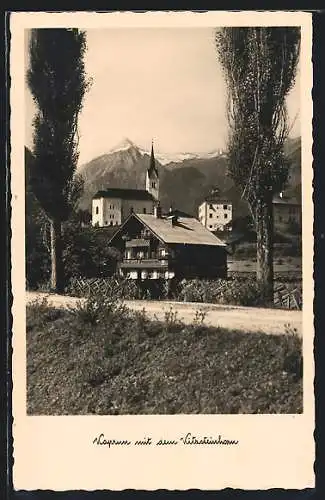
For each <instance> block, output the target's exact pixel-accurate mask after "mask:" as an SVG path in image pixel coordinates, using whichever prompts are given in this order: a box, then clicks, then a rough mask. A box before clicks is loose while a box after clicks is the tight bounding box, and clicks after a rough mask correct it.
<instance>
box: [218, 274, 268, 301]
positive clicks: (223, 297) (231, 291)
mask: <svg viewBox="0 0 325 500" xmlns="http://www.w3.org/2000/svg"><path fill="white" fill-rule="evenodd" d="M264 297H265V296H264V292H263V288H262V287H261V285H259V284H258V283H257V282H256V281H255V280H253V279H246V280H245V281H240V282H238V281H237V280H233V282H232V283H231V284H230V286H229V287H225V288H224V289H223V290H222V291H221V294H220V298H219V301H220V303H221V304H234V305H239V306H263V305H265V298H264Z"/></svg>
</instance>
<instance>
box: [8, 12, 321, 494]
mask: <svg viewBox="0 0 325 500" xmlns="http://www.w3.org/2000/svg"><path fill="white" fill-rule="evenodd" d="M253 24H254V25H260V26H283V25H284V26H301V30H302V52H301V81H302V85H301V124H302V177H303V288H304V292H303V294H304V297H303V298H304V311H303V332H304V333H303V335H304V413H303V414H302V415H273V416H271V415H231V416H228V415H216V416H213V415H195V416H194V415H188V416H183V415H175V416H118V417H114V416H108V417H105V416H94V417H91V416H89V417H88V416H85V417H83V416H79V417H78V416H77V417H27V416H26V345H25V324H26V320H25V279H24V276H25V254H24V253H25V236H24V235H25V231H24V206H25V205H24V203H25V199H24V174H25V173H24V134H25V130H24V123H25V120H24V79H25V75H24V30H25V29H26V28H35V27H59V26H60V27H79V28H87V29H89V28H104V27H106V28H111V29H113V28H114V29H115V28H121V27H125V28H126V27H129V28H130V27H148V28H149V27H150V28H153V27H168V28H171V27H182V26H184V27H190V26H193V27H203V26H212V27H213V26H235V25H241V26H250V25H253ZM10 30H11V37H12V38H11V53H10V73H11V92H10V102H11V147H12V151H11V190H12V220H11V225H12V287H13V295H14V302H13V308H12V314H13V333H14V336H13V384H14V388H13V416H14V425H13V436H14V461H15V462H14V470H13V480H14V488H15V489H26V490H32V489H51V490H68V489H69V490H70V489H71V490H72V489H84V490H94V489H111V490H121V489H126V488H132V489H147V490H155V489H159V488H163V489H171V490H173V489H180V490H184V489H190V488H198V489H203V490H210V489H211V490H217V489H222V488H226V487H232V488H242V489H253V490H255V489H268V488H297V489H301V488H306V487H313V486H314V471H313V462H314V440H313V430H314V393H313V377H314V361H313V277H312V271H313V267H312V266H313V228H312V220H313V202H312V97H311V89H312V62H311V46H312V39H311V14H307V13H301V12H255V11H251V12H208V13H193V12H154V13H153V12H146V13H129V12H126V13H118V12H115V13H108V14H103V13H97V14H96V13H89V12H82V13H79V12H70V13H41V12H37V13H13V14H11V19H10ZM188 431H190V432H192V433H193V434H197V435H218V434H222V435H224V436H229V437H231V438H237V439H239V440H240V445H239V446H237V447H231V448H220V447H201V448H194V447H177V448H166V449H157V448H155V447H150V448H149V447H148V448H147V447H144V448H141V449H140V448H138V449H135V448H134V447H133V448H128V449H125V448H124V449H123V448H122V449H121V448H115V449H112V448H111V449H108V448H107V447H96V446H93V445H92V440H93V438H94V437H95V436H96V435H98V433H100V432H104V433H105V435H107V436H110V437H117V438H118V437H122V436H123V437H125V436H126V437H128V438H129V439H139V438H142V437H144V436H145V435H146V436H148V435H151V436H152V437H153V438H156V439H159V438H160V437H165V438H166V439H172V438H173V437H175V436H178V435H180V434H184V433H186V432H188Z"/></svg>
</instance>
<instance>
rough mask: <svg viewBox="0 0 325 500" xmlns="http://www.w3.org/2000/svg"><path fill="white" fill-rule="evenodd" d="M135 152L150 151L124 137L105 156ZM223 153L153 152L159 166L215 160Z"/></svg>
mask: <svg viewBox="0 0 325 500" xmlns="http://www.w3.org/2000/svg"><path fill="white" fill-rule="evenodd" d="M135 149H136V150H137V151H139V152H140V153H141V154H142V155H150V152H151V151H150V150H147V149H145V148H143V147H141V146H137V145H136V144H135V143H134V142H133V141H131V140H130V139H129V138H128V137H124V138H123V139H122V140H121V141H120V142H119V143H118V144H116V146H114V147H113V148H111V149H110V150H109V151H108V152H107V154H113V153H118V152H120V151H128V150H135ZM222 155H223V151H222V150H221V149H216V150H214V151H208V152H202V153H200V152H199V153H196V152H194V153H186V152H185V153H182V152H178V153H177V152H176V153H161V152H159V151H157V150H155V158H156V160H158V161H159V163H161V165H168V164H169V163H181V162H183V161H184V160H195V159H200V158H204V159H207V158H215V157H216V156H222Z"/></svg>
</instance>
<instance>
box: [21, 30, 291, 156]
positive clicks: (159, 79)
mask: <svg viewBox="0 0 325 500" xmlns="http://www.w3.org/2000/svg"><path fill="white" fill-rule="evenodd" d="M214 32H215V30H214V29H213V28H109V29H92V30H87V32H86V34H87V46H88V49H87V52H86V55H85V67H86V72H87V74H88V76H90V77H91V78H92V80H93V84H92V86H91V89H90V91H89V92H88V93H87V94H86V96H85V99H84V106H83V110H82V112H81V114H80V117H79V135H80V142H79V151H80V156H79V164H80V165H81V164H83V163H85V162H87V161H90V160H92V159H93V158H95V157H96V156H99V155H101V154H104V153H106V152H109V150H110V149H111V148H114V146H115V145H116V144H118V143H119V142H120V141H121V140H122V139H123V138H125V137H127V138H129V139H131V140H132V141H133V142H134V143H135V144H137V145H139V146H140V147H142V148H144V149H146V150H149V149H150V147H151V141H152V139H153V140H154V143H155V150H156V151H157V152H159V153H168V154H172V153H180V152H183V153H185V152H186V153H198V152H202V153H208V152H210V151H214V150H216V149H224V148H225V147H226V142H227V118H226V112H225V111H226V89H225V85H224V80H223V74H222V70H221V67H220V65H219V63H218V59H217V54H216V49H215V44H214ZM27 47H28V45H27V44H26V47H25V62H26V65H27V64H28V48H27ZM299 80H300V78H299V72H298V75H297V82H296V85H295V87H294V89H293V90H292V92H291V93H290V95H289V97H288V111H289V120H290V123H291V124H292V130H291V134H290V135H291V136H292V137H295V136H298V135H300V121H299V108H300V106H299V105H300V82H299ZM25 106H26V110H25V111H26V113H25V116H26V120H25V132H26V145H27V146H29V147H31V146H32V119H33V116H34V113H35V108H34V105H33V101H32V98H31V95H30V92H29V89H28V87H27V85H26V86H25Z"/></svg>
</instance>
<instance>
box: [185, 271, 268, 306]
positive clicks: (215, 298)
mask: <svg viewBox="0 0 325 500" xmlns="http://www.w3.org/2000/svg"><path fill="white" fill-rule="evenodd" d="M177 299H178V300H184V301H187V302H208V303H209V302H210V303H218V304H233V305H240V306H261V305H264V303H265V300H264V294H263V290H262V288H261V286H259V285H258V284H257V282H256V280H255V279H252V278H241V279H240V278H233V279H229V280H224V279H218V280H199V279H196V280H183V281H182V282H181V283H180V291H179V294H178V297H177Z"/></svg>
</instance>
